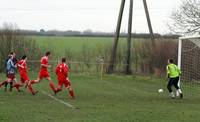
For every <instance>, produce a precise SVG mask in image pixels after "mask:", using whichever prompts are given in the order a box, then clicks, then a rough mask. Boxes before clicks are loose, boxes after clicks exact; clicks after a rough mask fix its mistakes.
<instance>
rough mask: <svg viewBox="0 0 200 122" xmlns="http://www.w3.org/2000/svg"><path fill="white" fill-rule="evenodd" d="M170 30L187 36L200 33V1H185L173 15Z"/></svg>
mask: <svg viewBox="0 0 200 122" xmlns="http://www.w3.org/2000/svg"><path fill="white" fill-rule="evenodd" d="M171 19H172V23H171V24H169V27H170V30H171V31H172V32H175V33H180V34H187V33H190V34H192V33H197V32H200V0H183V1H182V3H181V5H180V6H179V8H178V10H174V11H173V12H172V15H171Z"/></svg>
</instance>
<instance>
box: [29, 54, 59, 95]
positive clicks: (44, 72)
mask: <svg viewBox="0 0 200 122" xmlns="http://www.w3.org/2000/svg"><path fill="white" fill-rule="evenodd" d="M50 55H51V53H50V52H49V51H48V52H46V54H45V56H43V57H42V58H41V61H40V63H41V68H40V72H39V75H38V78H37V80H32V81H31V84H34V83H39V82H40V81H41V80H42V79H43V78H46V79H47V80H48V81H49V86H50V88H51V89H52V90H53V91H54V92H55V91H56V89H55V86H54V84H53V82H52V81H51V78H50V75H49V72H48V68H50V67H51V65H49V63H48V59H49V57H50Z"/></svg>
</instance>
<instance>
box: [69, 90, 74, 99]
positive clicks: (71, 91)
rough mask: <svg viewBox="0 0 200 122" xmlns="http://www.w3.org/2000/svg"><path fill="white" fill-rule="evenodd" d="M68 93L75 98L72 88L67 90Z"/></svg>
mask: <svg viewBox="0 0 200 122" xmlns="http://www.w3.org/2000/svg"><path fill="white" fill-rule="evenodd" d="M69 94H70V96H71V97H72V98H73V99H75V96H74V91H73V90H69Z"/></svg>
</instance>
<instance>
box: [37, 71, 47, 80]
mask: <svg viewBox="0 0 200 122" xmlns="http://www.w3.org/2000/svg"><path fill="white" fill-rule="evenodd" d="M49 77H50V75H49V73H48V71H47V70H40V73H39V78H40V79H42V78H49Z"/></svg>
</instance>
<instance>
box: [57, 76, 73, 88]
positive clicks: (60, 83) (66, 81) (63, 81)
mask: <svg viewBox="0 0 200 122" xmlns="http://www.w3.org/2000/svg"><path fill="white" fill-rule="evenodd" d="M63 85H65V87H70V86H71V83H70V81H69V79H68V78H58V86H61V87H62V86H63Z"/></svg>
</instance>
